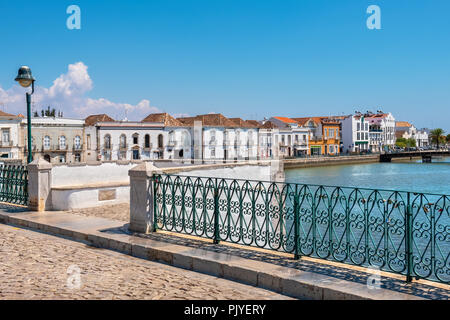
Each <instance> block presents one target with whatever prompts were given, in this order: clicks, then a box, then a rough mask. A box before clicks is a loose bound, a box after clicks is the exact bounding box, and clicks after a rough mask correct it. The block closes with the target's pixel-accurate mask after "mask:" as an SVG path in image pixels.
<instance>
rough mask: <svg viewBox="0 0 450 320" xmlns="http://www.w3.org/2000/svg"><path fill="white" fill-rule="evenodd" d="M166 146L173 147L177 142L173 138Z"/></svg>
mask: <svg viewBox="0 0 450 320" xmlns="http://www.w3.org/2000/svg"><path fill="white" fill-rule="evenodd" d="M167 146H168V147H170V148H175V147H176V146H177V143H176V141H175V140H171V141H169V142H168V143H167Z"/></svg>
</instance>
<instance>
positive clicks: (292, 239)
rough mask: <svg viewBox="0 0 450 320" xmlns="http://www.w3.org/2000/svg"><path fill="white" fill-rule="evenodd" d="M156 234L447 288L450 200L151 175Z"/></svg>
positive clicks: (401, 194) (256, 182)
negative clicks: (244, 247)
mask: <svg viewBox="0 0 450 320" xmlns="http://www.w3.org/2000/svg"><path fill="white" fill-rule="evenodd" d="M152 180H153V183H152V187H153V190H152V191H151V192H153V194H154V197H153V199H154V200H153V206H154V224H155V225H154V229H155V230H157V229H163V230H167V231H173V232H179V233H185V234H190V235H195V236H199V237H205V238H209V239H213V240H214V242H215V243H218V242H220V241H227V242H232V243H238V244H243V245H249V246H256V247H260V248H265V249H271V250H275V251H282V252H287V253H292V254H294V255H295V257H296V258H298V257H300V256H310V257H316V258H322V259H327V260H332V261H337V262H341V263H346V264H352V265H357V266H365V267H373V268H378V269H380V270H383V271H388V272H393V273H397V274H402V275H405V276H406V278H407V281H411V280H412V278H414V277H415V278H416V279H428V280H432V281H438V282H443V283H447V284H448V283H449V280H450V261H449V252H450V216H449V214H450V196H449V195H436V194H424V193H413V192H403V191H392V190H375V189H364V188H347V187H332V186H318V185H306V184H294V183H278V182H274V183H270V182H263V181H247V180H236V179H220V178H204V177H186V176H174V175H165V174H164V175H154V176H153V179H152Z"/></svg>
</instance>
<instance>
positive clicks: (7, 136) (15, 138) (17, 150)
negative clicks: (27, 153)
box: [0, 111, 24, 160]
mask: <svg viewBox="0 0 450 320" xmlns="http://www.w3.org/2000/svg"><path fill="white" fill-rule="evenodd" d="M22 119H23V116H21V115H19V116H15V115H13V114H9V113H6V112H3V111H0V130H1V134H2V135H1V137H0V158H2V159H17V160H19V159H23V152H24V147H23V139H22V131H21V130H20V123H21V122H22Z"/></svg>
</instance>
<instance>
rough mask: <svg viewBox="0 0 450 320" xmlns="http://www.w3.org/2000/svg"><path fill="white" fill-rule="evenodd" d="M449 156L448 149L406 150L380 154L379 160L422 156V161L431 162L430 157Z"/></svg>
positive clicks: (387, 160) (388, 160)
mask: <svg viewBox="0 0 450 320" xmlns="http://www.w3.org/2000/svg"><path fill="white" fill-rule="evenodd" d="M438 156H440V157H443V156H450V150H449V149H447V150H428V151H407V152H398V153H385V154H380V162H391V161H392V159H393V158H415V157H422V161H423V162H431V159H432V157H438Z"/></svg>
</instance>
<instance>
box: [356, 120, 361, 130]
mask: <svg viewBox="0 0 450 320" xmlns="http://www.w3.org/2000/svg"><path fill="white" fill-rule="evenodd" d="M359 130H361V124H360V123H359V122H358V123H357V124H356V131H359Z"/></svg>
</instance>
